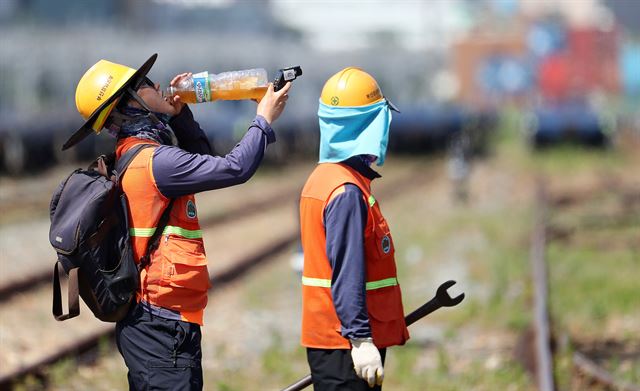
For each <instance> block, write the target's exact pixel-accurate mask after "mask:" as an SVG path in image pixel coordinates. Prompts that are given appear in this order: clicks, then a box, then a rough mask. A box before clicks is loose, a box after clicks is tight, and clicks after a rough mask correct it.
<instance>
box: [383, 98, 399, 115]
mask: <svg viewBox="0 0 640 391" xmlns="http://www.w3.org/2000/svg"><path fill="white" fill-rule="evenodd" d="M384 99H385V100H386V101H387V105H389V108H390V109H391V110H393V111H395V112H396V113H400V110H399V109H398V106H396V105H394V104H393V102H391V101H390V100H389V98H387V97H386V96H385V97H384Z"/></svg>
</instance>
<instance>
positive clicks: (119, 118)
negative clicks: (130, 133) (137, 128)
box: [109, 87, 178, 145]
mask: <svg viewBox="0 0 640 391" xmlns="http://www.w3.org/2000/svg"><path fill="white" fill-rule="evenodd" d="M127 93H128V94H129V95H130V96H131V97H132V98H133V99H134V100H135V101H136V102H138V104H139V105H140V106H141V107H142V108H143V109H144V110H145V111H146V112H147V117H149V119H151V121H152V122H153V123H154V124H155V125H156V126H158V128H159V129H165V130H166V131H168V132H167V133H169V134H170V136H171V143H172V144H173V145H178V139H177V138H176V135H175V133H174V132H173V129H171V126H169V124H165V123H164V122H162V121H160V120H159V119H158V117H157V116H156V115H155V114H154V113H153V111H151V108H149V106H148V105H147V104H146V102H145V101H144V100H143V99H142V98H141V97H140V96H139V95H138V93H137V92H136V91H135V90H133V88H131V87H127ZM132 119H133V117H131V116H129V115H126V114H123V113H121V112H120V111H118V110H113V111H112V112H111V115H110V116H109V120H110V121H111V124H113V125H115V126H117V127H118V128H120V127H121V126H122V124H123V123H124V122H126V121H130V120H132Z"/></svg>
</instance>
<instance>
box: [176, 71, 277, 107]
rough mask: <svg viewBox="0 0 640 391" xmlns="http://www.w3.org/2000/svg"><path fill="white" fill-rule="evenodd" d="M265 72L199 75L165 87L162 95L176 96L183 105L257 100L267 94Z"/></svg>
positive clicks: (204, 73) (201, 73) (203, 73)
mask: <svg viewBox="0 0 640 391" xmlns="http://www.w3.org/2000/svg"><path fill="white" fill-rule="evenodd" d="M267 86H268V81H267V71H266V70H264V69H263V68H255V69H245V70H241V71H231V72H222V73H218V74H214V73H209V72H200V73H195V74H193V76H192V77H190V78H187V79H183V80H181V81H180V82H179V83H178V85H176V86H173V87H171V86H170V87H167V89H166V90H165V94H164V96H165V97H167V98H173V97H174V96H175V95H180V99H181V100H182V102H184V103H202V102H211V101H214V100H218V99H221V100H241V99H261V98H262V97H263V96H264V94H265V92H267Z"/></svg>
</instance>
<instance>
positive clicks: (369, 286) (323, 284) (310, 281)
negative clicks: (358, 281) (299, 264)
mask: <svg viewBox="0 0 640 391" xmlns="http://www.w3.org/2000/svg"><path fill="white" fill-rule="evenodd" d="M302 285H306V286H315V287H320V288H331V280H327V279H324V278H311V277H304V276H303V277H302ZM396 285H398V279H397V278H396V277H391V278H385V279H384V280H378V281H369V282H367V283H366V286H365V288H366V290H368V291H372V290H374V289H380V288H386V287H388V286H396Z"/></svg>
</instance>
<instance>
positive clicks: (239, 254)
mask: <svg viewBox="0 0 640 391" xmlns="http://www.w3.org/2000/svg"><path fill="white" fill-rule="evenodd" d="M415 169H416V167H413V166H409V167H408V168H407V167H405V169H404V170H401V172H399V173H394V178H390V179H389V180H386V181H385V182H387V183H385V182H383V183H381V185H380V188H378V191H376V194H377V195H378V196H379V197H380V198H385V199H390V198H392V197H393V196H394V195H396V194H401V193H402V192H403V189H405V188H408V187H409V186H411V185H412V184H413V183H415V181H416V178H415V175H414V174H413V172H414V170H415ZM423 171H424V170H423ZM423 177H428V174H425V175H423ZM298 187H299V186H298ZM287 191H288V192H287V194H284V193H285V192H284V191H282V192H277V193H274V194H272V195H271V196H269V197H260V198H259V199H258V200H254V201H252V202H251V206H250V207H248V208H247V207H243V208H242V210H233V211H230V212H229V213H225V214H218V215H215V214H214V215H209V216H208V217H202V218H201V223H202V224H201V225H202V230H203V234H204V237H205V238H204V239H205V242H206V243H212V242H214V243H215V242H217V244H216V245H215V248H216V252H215V253H213V254H211V255H210V264H211V265H212V268H211V269H210V279H211V282H212V285H213V288H212V292H211V293H210V294H215V292H216V290H217V289H219V288H221V287H223V286H224V285H225V284H229V283H232V282H234V281H238V280H241V279H242V278H244V276H246V275H247V273H249V272H250V271H251V270H253V269H254V268H255V267H256V266H257V265H260V264H263V263H264V262H265V261H266V260H268V259H273V258H274V256H275V255H277V254H282V253H283V252H284V251H286V250H288V249H290V248H291V246H292V245H293V244H294V243H296V242H297V240H298V235H299V233H298V226H297V214H296V213H295V212H296V211H295V200H296V199H297V196H298V189H296V190H295V191H291V190H290V189H288V190H287ZM236 212H237V214H234V213H236ZM201 215H202V212H201ZM222 222H224V223H226V224H225V226H224V227H221V223H222ZM234 238H235V242H234ZM238 238H240V239H241V241H244V242H247V239H249V240H248V242H251V243H247V244H246V245H243V246H241V245H238V243H237V242H238ZM209 245H210V244H209ZM227 247H228V248H227ZM217 256H219V257H220V258H224V259H216V258H217ZM49 273H50V272H48V273H47V274H46V276H43V275H44V274H42V273H41V274H38V275H37V276H36V275H35V274H34V279H33V280H32V281H31V282H30V283H25V284H23V285H22V286H23V287H24V290H23V291H22V292H20V294H15V293H14V292H9V293H7V294H6V295H4V297H3V301H1V302H0V310H1V311H2V312H3V314H4V315H6V316H8V318H9V319H11V318H12V316H19V315H18V314H24V313H25V312H28V313H29V314H30V315H31V318H32V319H31V324H32V325H34V327H36V326H35V325H38V322H40V327H45V328H46V327H47V326H49V329H48V330H46V331H45V330H41V331H38V330H37V327H36V330H33V331H32V332H31V333H30V334H31V335H32V336H37V337H36V338H41V339H42V341H38V342H34V341H29V340H23V341H22V343H21V342H20V341H14V340H13V338H12V335H11V332H9V333H5V335H6V337H7V338H6V340H7V341H9V342H10V344H12V345H10V346H6V348H8V350H9V351H11V350H15V351H20V350H22V351H21V352H20V353H19V354H18V355H19V356H20V360H18V361H16V360H15V359H14V360H7V359H6V358H2V357H0V361H4V362H5V365H3V366H2V367H1V368H0V389H11V388H12V387H13V385H14V384H17V382H19V381H20V380H21V379H23V378H24V377H25V376H27V375H33V376H35V377H39V378H44V380H43V381H44V383H45V384H46V376H45V375H44V374H45V372H46V371H45V369H46V368H47V367H48V366H50V365H52V364H54V363H57V362H59V361H61V360H64V359H67V358H73V357H77V356H78V355H80V354H90V353H91V352H93V351H95V350H96V349H97V347H98V346H99V345H100V343H101V341H104V340H110V339H112V338H113V335H114V327H113V325H110V324H105V323H101V322H99V321H97V320H95V319H93V318H92V316H91V314H90V312H89V311H88V310H87V309H86V308H83V309H82V310H81V312H82V313H81V316H80V318H79V319H74V320H71V321H68V322H65V323H64V326H63V327H61V326H59V325H60V323H57V322H54V321H52V320H51V319H52V318H51V314H50V308H49V306H50V301H51V298H50V287H49V286H48V285H45V284H43V282H47V281H49V278H50V277H49V276H50V274H49ZM14 289H15V288H14ZM5 291H8V290H6V289H5ZM31 308H33V311H30V309H31ZM9 309H11V310H9ZM80 325H81V326H82V327H81V328H82V329H83V330H82V332H78V333H77V334H75V335H74V336H73V338H67V339H66V340H65V339H64V338H59V339H58V338H57V335H56V333H58V332H61V331H62V330H64V329H67V328H71V327H72V326H75V327H77V326H80ZM26 327H27V326H26V325H25V328H26ZM2 331H4V330H0V332H2ZM40 342H41V343H40ZM48 343H51V344H53V345H54V346H55V348H53V349H49V350H47V351H39V350H40V349H39V348H38V347H39V346H45V345H47V344H48ZM0 356H2V354H1V353H0ZM2 368H4V369H7V370H6V372H5V371H3V370H2Z"/></svg>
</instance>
